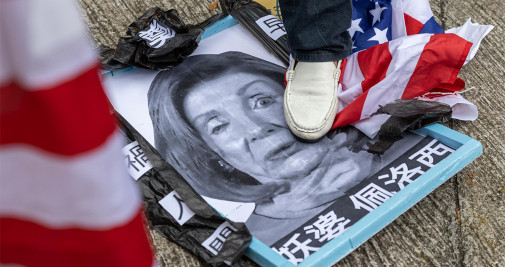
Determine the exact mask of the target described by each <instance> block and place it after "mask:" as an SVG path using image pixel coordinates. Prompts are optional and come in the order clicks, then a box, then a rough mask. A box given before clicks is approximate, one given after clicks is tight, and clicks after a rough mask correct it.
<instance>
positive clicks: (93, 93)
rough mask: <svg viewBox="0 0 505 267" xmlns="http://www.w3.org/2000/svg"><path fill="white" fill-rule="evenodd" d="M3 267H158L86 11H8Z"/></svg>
mask: <svg viewBox="0 0 505 267" xmlns="http://www.w3.org/2000/svg"><path fill="white" fill-rule="evenodd" d="M0 36H1V39H0V59H2V62H1V63H0V66H1V67H2V70H0V93H1V95H0V102H1V103H0V123H1V125H2V127H1V130H0V164H1V166H0V227H1V228H0V230H1V233H0V246H1V247H2V249H1V252H0V263H2V264H3V263H8V264H18V265H27V266H146V267H147V266H152V265H153V257H152V252H151V249H150V246H149V242H148V239H147V235H146V232H145V228H144V224H143V221H142V217H141V210H142V203H141V199H140V195H139V192H138V190H137V188H136V186H135V183H134V181H133V180H132V179H131V177H129V175H128V174H127V172H126V167H125V165H124V162H123V156H122V153H121V148H122V146H123V138H122V136H121V134H120V133H119V131H117V130H116V126H115V121H114V119H113V117H112V116H111V114H110V110H109V103H108V100H107V98H106V96H105V94H104V92H103V89H102V87H101V84H100V80H99V76H98V69H97V67H96V65H97V61H96V55H95V53H94V52H93V49H92V47H91V45H90V43H89V42H88V39H87V32H86V29H85V27H84V26H83V24H82V22H81V21H80V14H79V12H78V10H77V7H76V4H75V3H74V2H73V1H68V0H47V1H38V0H8V1H0Z"/></svg>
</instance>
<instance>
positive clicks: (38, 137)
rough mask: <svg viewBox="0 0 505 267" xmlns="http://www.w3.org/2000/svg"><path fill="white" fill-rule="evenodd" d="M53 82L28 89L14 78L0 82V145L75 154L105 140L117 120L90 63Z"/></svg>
mask: <svg viewBox="0 0 505 267" xmlns="http://www.w3.org/2000/svg"><path fill="white" fill-rule="evenodd" d="M83 71H84V72H83V73H82V74H81V75H79V76H78V77H72V78H73V79H72V80H69V81H66V82H64V83H62V84H59V85H57V86H56V87H53V88H52V89H45V88H44V89H43V90H36V91H27V90H25V89H24V88H20V87H19V86H18V85H17V84H14V83H11V84H10V85H7V86H6V87H2V88H0V103H1V105H2V113H1V115H0V122H1V124H2V125H9V127H2V128H1V129H0V145H5V144H11V143H25V144H29V145H32V146H35V147H38V148H40V149H43V150H46V151H48V152H51V153H56V154H60V155H75V154H79V153H82V152H85V151H88V150H89V149H93V148H95V147H97V146H99V145H101V144H102V143H103V142H105V140H106V139H107V138H108V137H109V136H110V135H111V134H112V132H113V131H114V129H115V123H114V120H113V118H112V115H110V109H109V102H108V101H107V99H106V96H105V93H104V91H103V89H102V87H101V84H100V80H99V78H98V69H97V68H96V67H92V68H90V69H89V70H83Z"/></svg>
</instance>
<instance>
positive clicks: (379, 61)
mask: <svg viewBox="0 0 505 267" xmlns="http://www.w3.org/2000/svg"><path fill="white" fill-rule="evenodd" d="M391 60H392V56H391V53H390V52H389V49H388V43H384V44H380V45H376V46H374V47H372V48H370V49H367V50H364V51H361V52H359V53H357V54H354V55H353V56H351V57H350V58H349V59H348V61H347V64H346V69H345V72H344V75H343V77H342V84H343V87H342V88H343V92H341V93H340V94H339V101H340V104H339V106H340V107H341V108H343V110H342V111H341V112H339V113H338V114H337V116H336V118H335V122H334V124H333V127H335V128H336V127H341V126H345V125H347V124H349V123H352V122H355V121H357V120H360V119H361V118H362V111H363V106H364V105H365V101H366V99H367V96H368V93H369V92H368V90H369V89H370V88H371V87H372V86H374V85H375V84H377V83H379V82H380V81H382V80H383V79H384V78H385V77H386V71H387V70H388V67H389V64H390V62H391ZM347 73H351V74H350V75H352V76H350V75H349V74H347ZM352 84H354V86H349V85H352Z"/></svg>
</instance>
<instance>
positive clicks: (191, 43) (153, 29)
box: [101, 7, 223, 70]
mask: <svg viewBox="0 0 505 267" xmlns="http://www.w3.org/2000/svg"><path fill="white" fill-rule="evenodd" d="M222 16H223V15H222V14H219V15H216V16H214V17H211V18H210V19H208V20H206V21H204V22H203V23H201V24H198V25H186V24H185V23H184V21H183V20H182V19H181V17H180V16H179V14H178V13H177V11H176V10H175V9H171V10H168V11H163V10H162V9H160V8H158V7H153V8H150V9H149V10H147V11H146V12H145V13H144V14H143V15H142V16H140V17H139V18H137V19H136V20H135V21H134V22H132V23H131V24H130V25H129V26H128V30H127V32H126V34H127V35H128V36H127V37H122V38H120V39H119V42H118V44H117V48H116V50H115V51H113V52H112V51H111V49H110V48H103V49H102V53H101V55H102V66H103V68H105V69H108V70H114V69H118V68H121V67H126V66H135V67H140V68H148V69H153V70H164V69H169V68H171V67H173V66H175V65H177V64H179V63H180V62H182V61H183V60H184V58H186V57H187V56H189V55H190V54H191V53H192V52H193V51H194V50H195V49H196V48H197V46H198V42H199V41H200V36H201V35H202V33H203V31H204V29H203V28H204V27H206V26H208V25H210V24H211V23H213V22H215V21H217V20H218V19H220V18H221V17H222Z"/></svg>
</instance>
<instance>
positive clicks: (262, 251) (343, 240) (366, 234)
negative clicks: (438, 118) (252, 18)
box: [102, 16, 482, 267]
mask: <svg viewBox="0 0 505 267" xmlns="http://www.w3.org/2000/svg"><path fill="white" fill-rule="evenodd" d="M237 23H238V22H237V21H236V20H235V19H234V18H233V17H231V16H227V17H225V18H223V19H221V20H219V21H217V22H216V23H214V24H213V25H211V26H210V27H208V28H206V29H205V31H204V33H203V34H202V36H201V38H202V39H205V38H208V37H209V36H212V35H214V34H216V33H219V32H221V31H223V30H225V29H227V28H229V27H232V26H234V25H236V24H237ZM132 69H134V68H133V67H131V68H126V69H122V70H115V71H103V72H102V75H105V76H115V75H118V74H122V73H126V72H128V71H130V70H132ZM416 132H417V133H419V134H422V135H426V136H431V137H433V138H435V139H437V140H439V141H440V142H442V143H444V144H445V145H448V146H451V147H453V148H455V149H456V150H455V151H454V152H453V153H452V154H451V155H450V156H448V157H447V158H445V159H444V160H442V161H441V162H440V163H438V164H437V165H435V166H434V167H433V168H431V169H430V170H429V171H427V172H426V173H424V174H423V175H421V176H420V177H418V178H417V179H416V180H415V181H414V182H412V183H411V184H409V185H408V186H406V187H405V188H404V189H403V190H401V191H399V192H398V193H397V194H396V195H394V196H393V197H391V198H390V199H389V200H388V201H386V202H385V203H384V204H382V205H381V206H379V207H378V208H377V209H375V210H374V211H372V212H370V213H369V214H368V215H366V216H365V217H363V218H362V219H360V220H359V221H358V222H356V223H355V224H354V225H353V226H351V227H350V228H349V229H348V230H347V231H345V232H344V233H343V234H341V235H340V236H338V237H336V238H335V239H333V240H332V241H330V242H329V243H327V244H325V245H324V246H323V247H321V248H320V249H319V250H318V251H317V252H315V253H313V254H312V255H310V256H309V257H308V258H306V259H305V260H304V261H303V262H301V263H300V264H298V266H300V267H309V266H330V265H332V264H334V263H335V262H337V261H339V260H340V259H342V258H343V257H345V256H346V255H347V254H349V253H351V252H352V251H353V250H354V249H356V248H357V247H359V246H360V245H361V244H363V243H364V242H365V241H367V240H368V239H370V238H371V237H372V236H373V235H375V234H376V233H377V232H379V231H380V230H381V229H383V228H384V227H385V226H387V225H388V224H389V223H391V222H392V221H393V220H395V219H396V218H397V217H398V216H400V215H401V214H402V213H404V212H405V211H407V210H408V209H409V208H411V207H412V206H414V204H416V203H417V202H419V201H420V200H421V199H423V198H424V197H425V196H427V195H428V194H429V193H430V192H432V191H433V190H434V189H435V188H437V187H438V186H440V185H441V184H442V183H443V182H445V181H447V180H448V179H449V178H451V177H452V176H453V175H455V174H456V173H458V172H459V171H460V170H462V169H463V168H464V167H465V166H466V165H468V164H469V163H470V162H472V161H473V160H474V159H476V158H477V157H478V156H479V155H481V154H482V145H481V144H480V143H479V142H478V141H477V140H475V139H472V138H470V137H468V136H466V135H464V134H462V133H459V132H457V131H454V130H452V129H449V128H447V127H445V126H442V125H440V124H432V125H429V126H427V127H424V128H422V129H419V130H417V131H416ZM245 255H246V256H248V257H249V258H251V259H252V260H253V261H255V262H256V263H258V264H260V265H261V266H282V267H286V266H295V265H293V264H292V263H291V262H289V261H288V260H287V259H285V258H284V257H282V256H281V255H279V254H277V253H276V252H275V251H273V250H272V249H271V248H270V247H268V246H267V245H265V244H264V243H262V242H261V241H259V240H258V239H256V238H254V237H253V239H252V242H251V244H250V245H249V248H248V249H247V250H246V251H245Z"/></svg>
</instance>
